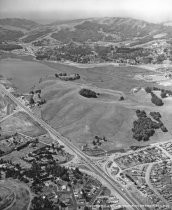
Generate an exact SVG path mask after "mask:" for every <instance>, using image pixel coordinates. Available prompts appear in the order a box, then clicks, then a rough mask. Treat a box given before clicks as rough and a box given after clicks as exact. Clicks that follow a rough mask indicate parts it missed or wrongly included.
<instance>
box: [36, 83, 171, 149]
mask: <svg viewBox="0 0 172 210" xmlns="http://www.w3.org/2000/svg"><path fill="white" fill-rule="evenodd" d="M83 86H85V85H80V84H76V83H72V82H62V81H60V80H53V81H52V80H51V81H44V82H42V83H40V85H39V88H41V89H42V94H43V97H45V99H46V101H47V103H46V104H45V105H44V106H43V108H42V117H43V119H44V120H46V121H48V122H49V123H50V124H51V125H52V126H53V127H54V128H55V129H57V130H58V131H59V132H60V133H62V134H63V135H64V136H66V137H68V138H70V139H71V140H72V141H73V142H74V143H75V144H76V145H78V146H79V147H81V146H82V145H84V144H86V143H87V144H88V145H91V146H92V141H93V140H94V136H96V135H97V136H100V137H102V136H105V137H106V138H107V139H108V141H107V142H104V143H103V144H102V147H101V148H102V149H103V150H105V151H110V150H117V149H125V148H126V149H127V148H129V147H130V146H133V145H139V146H142V145H146V144H149V143H153V142H158V141H163V140H164V141H165V140H168V139H169V138H171V134H170V132H168V133H166V134H164V133H163V132H162V131H158V132H156V134H155V135H154V136H153V137H152V138H151V140H150V141H149V142H138V141H137V140H135V139H133V138H132V131H131V129H132V127H133V121H134V120H135V119H137V117H136V114H135V111H136V109H141V110H142V109H143V110H146V111H147V113H148V114H149V112H150V111H160V113H162V121H163V122H164V124H165V125H166V126H167V128H168V130H169V131H170V130H171V129H172V124H171V122H170V120H168V117H172V112H171V111H170V109H169V103H170V102H168V99H166V101H167V102H165V105H164V106H163V107H156V106H155V105H153V104H152V103H151V100H150V95H148V94H146V93H145V91H144V90H140V92H138V93H136V94H135V95H132V94H127V93H126V94H125V100H124V101H119V100H117V97H115V96H116V94H117V93H119V92H118V91H117V92H116V91H113V90H107V89H101V88H100V89H99V88H96V92H99V93H100V95H101V94H102V98H97V99H95V98H92V99H90V98H85V97H83V96H80V95H79V94H78V92H79V90H80V88H81V87H83ZM87 87H89V85H87ZM91 88H92V86H90V89H91ZM93 88H94V87H93ZM93 90H94V89H93ZM104 91H107V92H108V91H109V93H111V94H110V96H111V97H109V98H108V100H107V99H106V94H105V98H103V96H104ZM113 94H114V97H112V96H113ZM169 119H170V118H169Z"/></svg>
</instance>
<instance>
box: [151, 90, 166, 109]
mask: <svg viewBox="0 0 172 210" xmlns="http://www.w3.org/2000/svg"><path fill="white" fill-rule="evenodd" d="M151 96H152V98H151V101H152V103H153V104H155V105H156V106H163V104H164V103H163V102H162V100H161V99H160V98H158V96H157V95H155V94H154V93H152V92H151Z"/></svg>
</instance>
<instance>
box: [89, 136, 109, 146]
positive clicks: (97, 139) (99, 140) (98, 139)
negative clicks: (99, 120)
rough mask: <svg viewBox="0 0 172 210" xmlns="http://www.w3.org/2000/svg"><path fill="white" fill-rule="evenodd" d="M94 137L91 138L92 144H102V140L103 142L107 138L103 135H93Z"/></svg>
mask: <svg viewBox="0 0 172 210" xmlns="http://www.w3.org/2000/svg"><path fill="white" fill-rule="evenodd" d="M94 138H95V139H94V140H93V142H92V143H93V145H94V146H97V145H98V146H101V145H102V141H103V142H107V139H106V138H105V136H103V137H99V136H95V137H94Z"/></svg>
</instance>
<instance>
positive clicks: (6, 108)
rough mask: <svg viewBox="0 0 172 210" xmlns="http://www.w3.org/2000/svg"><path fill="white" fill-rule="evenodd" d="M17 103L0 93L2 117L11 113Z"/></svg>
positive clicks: (0, 116)
mask: <svg viewBox="0 0 172 210" xmlns="http://www.w3.org/2000/svg"><path fill="white" fill-rule="evenodd" d="M16 107H17V105H16V104H15V103H14V102H13V101H12V100H11V99H10V98H9V97H7V96H3V95H2V94H1V93H0V119H1V118H3V117H5V116H6V115H9V114H11V113H12V112H13V111H14V109H15V108H16Z"/></svg>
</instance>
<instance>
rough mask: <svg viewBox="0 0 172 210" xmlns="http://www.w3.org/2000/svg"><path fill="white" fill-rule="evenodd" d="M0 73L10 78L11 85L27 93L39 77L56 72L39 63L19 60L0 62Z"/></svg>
mask: <svg viewBox="0 0 172 210" xmlns="http://www.w3.org/2000/svg"><path fill="white" fill-rule="evenodd" d="M0 69H1V71H0V73H1V74H2V75H3V76H5V77H7V78H9V77H10V78H12V83H13V84H14V85H15V86H16V87H17V88H18V89H19V90H21V91H22V92H27V91H29V90H30V89H31V87H33V86H34V85H35V84H36V83H37V82H38V81H39V79H40V78H41V77H46V75H49V74H52V73H53V72H56V70H54V69H52V68H49V67H47V66H45V65H43V64H41V63H38V62H33V61H24V60H19V59H4V60H0Z"/></svg>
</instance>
